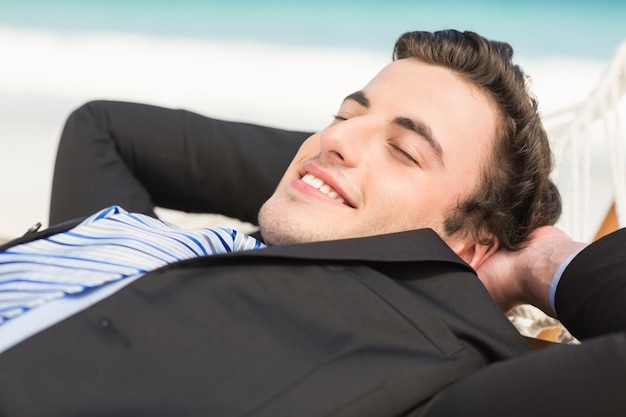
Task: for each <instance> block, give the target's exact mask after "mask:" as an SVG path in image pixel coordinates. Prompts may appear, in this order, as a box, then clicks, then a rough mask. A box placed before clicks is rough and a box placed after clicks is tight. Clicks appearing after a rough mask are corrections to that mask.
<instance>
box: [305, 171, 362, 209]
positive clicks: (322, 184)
mask: <svg viewBox="0 0 626 417" xmlns="http://www.w3.org/2000/svg"><path fill="white" fill-rule="evenodd" d="M316 174H317V175H315V174H313V173H312V172H310V170H308V169H305V170H303V172H302V173H301V177H300V180H301V181H302V182H304V183H305V184H307V185H308V186H310V187H312V188H314V189H316V190H318V191H319V192H320V193H322V194H324V195H325V196H327V197H329V198H330V199H332V200H335V201H336V202H338V203H340V204H343V205H345V206H348V207H351V208H354V205H352V204H351V203H350V201H349V200H348V199H347V198H346V197H345V194H344V193H343V192H342V191H341V189H339V188H338V187H337V186H336V185H335V184H334V182H333V180H332V179H331V178H329V177H328V176H327V175H325V174H323V173H321V172H316Z"/></svg>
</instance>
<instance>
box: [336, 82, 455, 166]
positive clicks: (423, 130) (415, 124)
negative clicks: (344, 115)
mask: <svg viewBox="0 0 626 417" xmlns="http://www.w3.org/2000/svg"><path fill="white" fill-rule="evenodd" d="M347 100H352V101H355V102H357V103H358V104H360V105H361V106H363V107H365V108H366V109H368V108H369V107H370V101H369V99H368V98H367V97H366V96H365V94H364V93H363V91H355V92H354V93H352V94H349V95H347V96H346V98H344V99H343V101H344V102H345V101H347ZM393 122H394V123H395V124H397V125H398V126H400V127H403V128H404V129H407V130H410V131H411V132H414V133H416V134H417V135H419V136H420V137H421V138H423V139H424V140H425V141H426V143H427V144H428V145H429V146H430V147H431V149H432V150H433V151H434V153H435V156H436V157H437V159H438V160H439V162H440V163H441V165H443V166H445V163H444V162H443V148H442V147H441V144H440V143H439V141H438V140H437V138H435V135H434V134H433V131H432V129H431V128H430V126H428V125H427V124H426V123H424V122H422V121H421V120H414V119H411V118H408V117H402V116H398V117H396V118H395V119H393Z"/></svg>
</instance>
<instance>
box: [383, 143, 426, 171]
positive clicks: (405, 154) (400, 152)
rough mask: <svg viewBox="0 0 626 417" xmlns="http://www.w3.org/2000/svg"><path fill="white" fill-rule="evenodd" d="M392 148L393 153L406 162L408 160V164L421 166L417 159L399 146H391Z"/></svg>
mask: <svg viewBox="0 0 626 417" xmlns="http://www.w3.org/2000/svg"><path fill="white" fill-rule="evenodd" d="M390 146H391V148H392V149H393V151H394V152H395V153H396V154H398V155H399V156H400V158H403V159H404V160H406V161H407V162H410V163H411V164H415V165H417V166H421V165H420V163H419V161H418V160H417V159H416V158H414V157H413V156H411V154H409V153H408V152H406V151H405V150H404V149H402V148H401V147H399V146H398V145H394V144H390Z"/></svg>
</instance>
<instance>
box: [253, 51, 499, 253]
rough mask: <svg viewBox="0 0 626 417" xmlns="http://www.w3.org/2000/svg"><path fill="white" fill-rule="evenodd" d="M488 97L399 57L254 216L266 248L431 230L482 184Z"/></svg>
mask: <svg viewBox="0 0 626 417" xmlns="http://www.w3.org/2000/svg"><path fill="white" fill-rule="evenodd" d="M496 120H497V119H496V112H495V111H494V107H493V106H492V104H491V102H490V101H489V99H488V98H487V97H486V96H485V95H484V94H483V93H481V92H480V91H479V90H478V89H476V88H475V87H473V86H471V85H470V84H468V83H467V82H465V81H463V80H461V79H460V78H459V77H458V76H457V75H456V74H455V73H453V72H452V71H450V70H448V69H445V68H442V67H437V66H432V65H428V64H424V63H422V62H420V61H418V60H415V59H402V60H398V61H395V62H393V63H391V64H389V65H388V66H387V67H385V68H384V69H383V70H382V71H381V72H380V73H379V74H378V75H377V76H376V77H375V78H374V79H373V80H372V81H371V82H370V83H369V84H367V85H366V86H365V88H363V90H361V91H359V92H356V93H353V94H351V95H349V96H348V97H346V99H345V100H344V102H343V103H342V105H341V108H340V109H339V111H338V112H337V115H336V117H335V120H334V121H333V122H332V123H331V124H330V125H329V126H328V127H327V128H325V129H324V130H322V131H320V132H318V133H316V134H314V135H312V136H311V137H310V138H308V139H307V140H306V141H305V142H304V143H303V145H302V147H301V148H300V150H299V151H298V153H297V154H296V156H295V157H294V159H293V161H292V162H291V164H290V165H289V167H288V168H287V171H286V172H285V175H284V176H283V178H282V180H281V181H280V183H279V184H278V187H277V188H276V191H275V192H274V194H273V195H272V197H271V198H270V199H269V200H268V201H267V202H266V203H265V204H264V206H263V208H262V209H261V212H260V214H259V225H260V228H261V233H262V234H263V237H264V239H265V241H266V242H267V243H268V244H271V245H279V244H291V243H303V242H312V241H322V240H336V239H343V238H352V237H362V236H371V235H378V234H385V233H393V232H400V231H406V230H413V229H419V228H427V227H428V228H432V229H434V230H435V231H436V232H438V233H439V235H440V236H442V237H443V238H444V240H449V239H451V237H449V236H446V235H445V233H444V228H443V222H444V219H445V218H446V215H447V214H448V213H449V212H450V211H451V210H452V209H454V208H455V207H457V205H458V203H459V202H460V201H462V200H463V199H464V197H466V196H467V195H468V194H469V193H470V192H471V191H473V189H474V188H475V187H476V186H477V185H478V184H479V182H480V175H481V169H482V167H483V165H484V163H485V162H486V161H487V157H488V155H489V153H490V149H491V144H492V141H493V138H494V136H495V130H496Z"/></svg>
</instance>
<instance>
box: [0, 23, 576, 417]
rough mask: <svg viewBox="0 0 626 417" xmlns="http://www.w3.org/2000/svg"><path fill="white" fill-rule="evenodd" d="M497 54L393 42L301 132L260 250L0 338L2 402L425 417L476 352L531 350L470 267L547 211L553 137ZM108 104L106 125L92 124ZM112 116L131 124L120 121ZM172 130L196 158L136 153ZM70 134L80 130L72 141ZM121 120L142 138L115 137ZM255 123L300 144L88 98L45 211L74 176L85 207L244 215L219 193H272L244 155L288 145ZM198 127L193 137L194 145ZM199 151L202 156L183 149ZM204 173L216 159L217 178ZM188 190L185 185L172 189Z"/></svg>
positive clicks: (484, 45)
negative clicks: (357, 87)
mask: <svg viewBox="0 0 626 417" xmlns="http://www.w3.org/2000/svg"><path fill="white" fill-rule="evenodd" d="M452 51H457V52H459V54H460V55H463V56H460V55H458V56H455V55H454V54H451V53H450V52H452ZM510 54H511V51H510V49H509V48H508V46H507V45H505V44H498V43H489V42H487V41H486V40H484V39H482V38H480V37H478V36H476V35H473V34H460V33H457V32H454V31H449V32H443V33H439V34H429V33H420V32H415V33H411V34H407V35H405V36H404V37H402V38H401V39H400V41H399V42H398V44H397V45H396V54H395V56H396V58H397V60H396V61H394V63H392V64H390V65H389V66H388V67H386V68H385V69H383V70H382V71H381V73H380V74H379V75H378V76H377V77H375V78H374V79H373V80H372V81H371V82H370V83H369V84H368V85H367V86H365V87H364V88H363V89H362V90H361V91H359V92H356V93H353V94H350V95H349V96H348V97H347V98H346V100H344V102H343V104H342V106H341V108H340V109H339V112H338V113H337V115H336V117H335V121H334V122H333V123H332V124H331V125H330V126H329V127H328V128H326V129H324V130H322V131H321V132H319V133H317V134H315V135H312V136H311V137H310V138H309V139H307V140H306V141H305V142H304V143H303V144H302V146H301V147H300V149H299V151H298V152H297V153H296V156H295V157H294V159H293V161H292V163H291V165H290V166H289V167H288V168H287V170H286V172H285V175H284V177H283V179H282V180H281V181H280V183H279V185H278V187H277V188H276V191H275V193H274V194H273V195H272V197H271V198H270V199H269V200H268V201H267V203H265V204H264V205H263V208H262V209H261V211H260V215H259V223H260V226H261V234H262V236H263V238H264V240H265V242H266V243H269V244H270V245H271V247H269V248H266V249H261V250H257V251H249V252H246V253H240V254H229V255H215V256H210V257H201V258H197V259H193V260H190V261H186V262H183V263H175V264H171V265H170V266H167V267H165V268H162V269H158V270H156V271H153V272H148V273H147V274H145V276H143V277H142V278H140V279H139V280H137V281H135V282H133V283H132V284H129V285H128V286H126V287H124V288H122V289H120V290H119V291H118V292H116V293H115V294H113V295H112V296H110V297H108V298H106V299H105V300H103V301H101V302H98V303H97V304H94V305H92V306H90V307H88V308H86V309H85V310H83V311H82V312H80V313H78V314H75V315H74V316H72V317H70V318H69V319H66V320H63V321H61V322H59V323H58V324H56V325H54V326H51V327H50V328H48V329H46V330H44V331H42V332H40V333H38V334H36V335H35V336H33V337H31V338H29V339H28V340H25V341H24V342H22V343H20V344H18V345H16V346H15V347H13V348H11V349H9V350H7V351H6V352H5V353H3V354H2V355H0V406H2V407H3V412H4V413H5V414H7V415H12V414H15V415H20V413H21V414H29V413H30V414H37V413H38V412H44V410H45V413H46V415H55V413H56V414H58V415H67V414H70V413H79V414H81V413H82V414H84V413H93V414H102V415H107V414H112V415H120V414H133V415H142V414H146V415H147V414H149V415H241V414H249V415H324V414H335V415H401V414H412V415H423V414H424V413H425V412H426V411H429V412H431V413H437V412H438V410H439V408H438V407H441V405H440V404H442V403H443V402H442V400H441V398H443V399H445V404H451V405H455V404H461V405H462V404H463V402H464V401H465V399H464V398H463V397H462V396H459V394H455V392H456V391H454V389H453V388H452V389H451V391H450V394H449V395H448V390H446V389H445V388H446V387H447V386H450V385H451V384H453V383H454V382H456V381H460V382H459V384H462V383H463V382H464V381H466V380H469V384H470V388H471V386H472V384H471V382H472V380H471V378H470V375H472V374H475V375H482V373H481V372H480V371H479V370H480V369H482V368H483V367H484V366H485V365H486V364H489V363H492V362H494V361H498V360H502V359H512V358H515V357H517V356H519V355H522V354H524V353H525V352H527V347H526V346H525V345H524V343H523V340H522V339H521V338H520V336H519V335H518V334H516V332H515V330H514V329H513V328H512V326H511V325H510V323H508V322H507V320H506V319H505V318H504V316H503V315H502V314H501V313H500V312H499V310H498V309H497V307H496V305H495V304H494V303H493V301H492V300H491V298H490V297H489V295H488V293H487V292H486V291H485V289H484V287H483V285H482V284H481V283H480V282H479V281H478V279H477V278H476V276H475V275H474V274H473V271H472V269H471V268H469V267H468V264H469V265H470V266H472V267H473V268H475V269H479V270H484V271H486V275H485V276H492V277H493V275H491V274H490V272H491V273H493V271H494V269H497V267H498V265H502V263H503V262H504V261H498V260H499V259H500V260H502V256H505V255H502V254H501V253H500V252H498V247H499V246H500V247H503V248H505V249H516V248H519V247H521V246H523V245H524V244H525V242H527V240H528V238H529V235H530V233H531V232H532V231H533V230H535V229H536V228H537V227H539V226H542V225H547V224H550V223H551V222H553V221H554V220H555V218H556V214H557V213H558V204H557V203H555V201H557V199H556V196H557V195H556V194H555V190H554V187H552V186H551V184H550V182H549V180H548V174H549V170H550V155H549V148H548V146H547V140H546V138H545V134H543V131H542V129H541V124H540V121H539V118H538V116H537V114H536V107H535V105H534V103H533V102H532V101H531V100H530V99H528V97H527V93H526V91H525V87H524V83H523V77H522V74H521V72H518V71H517V69H515V68H513V67H512V66H511V64H510ZM465 64H467V65H468V67H465V68H461V67H458V66H459V65H465ZM455 65H456V66H455ZM492 70H497V71H496V72H495V73H494V72H492ZM98 113H102V114H98ZM103 115H104V117H102V116H103ZM148 115H149V116H150V117H148ZM113 116H114V117H113ZM101 117H102V120H105V124H106V123H110V124H111V126H107V127H106V128H103V127H102V125H98V124H93V123H91V122H92V121H93V120H97V119H100V118H101ZM124 118H128V119H130V120H131V121H132V122H133V123H121V125H120V126H123V127H124V129H121V131H118V130H117V129H116V128H115V125H116V123H117V122H116V120H118V121H119V120H124ZM92 119H93V120H92ZM166 119H168V120H167V122H166ZM172 119H173V120H172ZM177 120H178V122H177ZM143 121H145V124H144V123H142V122H143ZM172 121H173V122H174V123H171V122H172ZM120 126H117V127H120ZM131 126H134V127H131ZM181 126H184V128H185V129H184V130H185V134H184V135H183V136H185V137H186V138H185V140H184V141H183V145H182V146H181V148H182V149H185V150H184V151H183V152H190V153H191V154H192V155H190V157H189V158H182V160H185V161H187V163H188V165H187V166H185V167H184V170H183V171H182V172H180V171H173V172H172V171H170V169H169V168H170V165H168V164H172V165H174V166H177V165H179V164H180V161H181V159H180V158H177V156H176V152H178V151H177V150H175V151H174V152H171V151H170V149H165V148H163V147H159V146H154V145H155V144H154V142H152V143H149V144H148V145H146V148H147V149H146V150H145V151H146V152H145V153H144V152H143V150H139V151H138V150H137V149H136V146H137V145H141V144H142V141H144V140H145V139H147V138H152V139H154V138H158V137H159V136H160V135H162V134H165V136H167V134H168V133H169V132H172V133H173V134H175V135H178V133H180V131H179V130H178V129H179V128H180V127H181ZM199 126H203V127H204V128H203V129H201V130H196V128H198V127H199ZM81 129H82V130H83V132H82V133H83V134H82V135H80V136H81V138H82V139H81V142H79V144H78V145H77V146H76V147H73V148H72V151H71V152H68V153H66V152H64V147H66V146H68V143H69V142H70V141H71V139H68V138H69V137H71V136H72V131H73V130H81ZM125 129H131V130H132V129H136V131H135V132H134V134H131V135H129V136H127V137H126V134H127V133H128V130H125ZM144 129H148V130H144ZM151 129H154V132H152V131H151ZM168 130H169V132H168ZM220 130H221V131H220ZM246 130H247V131H248V132H253V133H254V134H256V135H260V136H259V138H260V143H254V141H253V142H252V143H250V146H251V147H252V149H253V150H259V151H260V152H259V153H253V152H251V151H250V150H249V148H246V149H243V148H242V149H238V148H239V147H240V146H241V145H242V143H243V140H242V139H241V137H242V136H243V135H245V131H246ZM234 132H237V133H236V134H235V133H234ZM118 133H121V135H120V138H116V140H115V141H111V140H110V139H111V138H110V136H117V135H118ZM153 133H155V134H154V135H153ZM268 133H274V134H276V137H277V138H278V139H276V137H273V138H272V139H271V141H273V142H275V141H278V143H279V144H280V143H281V142H282V143H289V146H290V149H291V150H293V148H294V146H297V145H294V143H297V141H298V139H299V138H302V137H303V135H302V134H298V133H293V134H290V133H289V132H282V133H281V132H276V131H271V130H268V129H264V128H256V127H252V126H249V125H235V124H228V123H223V122H217V121H211V120H206V119H201V118H198V117H197V116H194V115H191V114H188V113H183V112H175V113H171V112H168V111H164V110H162V109H155V108H148V107H143V106H135V105H127V104H112V103H95V104H91V105H89V106H86V107H85V108H83V109H82V110H81V111H80V112H77V113H76V114H75V115H74V116H73V117H72V118H71V119H70V121H69V122H68V126H67V127H66V130H65V133H64V140H63V141H62V143H61V148H60V153H59V159H58V161H57V172H56V174H55V184H54V187H53V190H54V191H53V204H52V211H51V219H54V221H58V220H61V219H59V218H56V217H57V216H58V207H59V206H61V205H63V204H67V200H65V202H64V203H59V201H63V199H62V198H60V197H59V196H60V195H62V194H63V193H67V192H68V190H70V191H69V196H70V197H72V198H74V199H75V198H76V196H81V197H82V198H83V200H85V201H89V203H91V201H90V200H91V198H90V197H87V196H86V195H85V193H88V192H89V191H90V190H94V191H95V193H94V194H109V193H110V192H111V191H110V187H100V186H99V185H98V184H99V182H100V181H108V184H109V186H110V185H111V184H116V185H119V186H120V187H122V189H121V190H115V192H116V193H119V194H118V196H117V197H116V199H117V200H118V202H121V203H122V204H123V205H125V206H126V207H127V208H129V209H131V210H133V211H140V212H150V211H151V210H152V207H153V204H154V202H156V203H157V204H159V205H164V206H171V207H174V208H179V207H181V206H180V205H185V203H186V202H190V203H191V204H187V209H188V210H197V209H198V207H200V206H202V205H203V204H204V203H205V197H203V196H202V195H205V196H206V195H209V196H213V198H211V199H209V200H211V202H210V203H208V205H209V206H211V205H213V206H212V207H209V208H210V209H211V210H210V211H219V212H223V213H225V214H235V215H237V217H241V218H243V219H250V217H249V216H250V207H251V206H254V204H255V203H256V202H258V200H256V199H255V198H252V203H250V202H247V199H246V201H244V202H243V208H241V206H240V205H238V204H236V201H235V198H234V195H233V194H232V193H229V192H230V191H232V188H234V187H241V185H238V184H241V183H242V182H244V183H246V184H245V190H248V189H249V190H251V191H252V193H253V194H254V193H257V194H256V195H261V196H262V195H263V194H264V192H265V191H264V190H266V189H267V184H264V180H266V179H267V178H272V177H273V175H274V174H273V173H272V172H270V173H268V172H263V171H256V170H252V171H251V175H249V176H244V175H242V174H241V170H243V171H246V170H248V169H250V163H249V162H250V161H254V159H255V158H258V157H259V155H264V154H265V155H266V154H267V153H266V152H278V153H280V152H283V150H281V149H282V148H281V147H280V146H278V147H276V146H275V145H276V143H275V144H274V146H273V147H272V148H271V149H270V150H268V149H266V146H265V145H266V143H264V139H263V138H264V137H265V136H264V135H266V134H268ZM204 134H208V135H209V136H207V141H206V142H205V143H200V142H199V141H197V140H196V139H197V138H198V137H199V136H203V135H204ZM231 135H232V136H231ZM161 137H163V136H161ZM137 138H139V139H137ZM190 138H192V139H190ZM225 138H226V139H232V141H226V140H225ZM117 139H121V140H119V141H118V140H117ZM190 143H191V144H192V146H193V148H192V149H191V150H189V147H188V145H189V144H190ZM144 145H145V144H144ZM159 145H167V143H164V144H159ZM173 146H176V145H173ZM205 146H206V147H208V148H209V150H208V152H196V151H197V149H198V148H200V149H201V148H203V147H205ZM247 146H248V145H247V144H246V147H247ZM125 147H128V148H126V149H125ZM129 148H133V149H132V150H130V151H129ZM224 148H230V149H237V150H238V152H224ZM276 148H278V149H279V150H278V151H277V150H276ZM520 148H522V149H523V151H522V152H520V151H519V150H520ZM205 150H206V149H205ZM103 151H104V152H103ZM77 152H78V153H79V154H81V155H82V156H84V158H82V157H81V158H78V160H76V159H74V161H75V162H76V164H77V165H78V166H79V168H80V169H84V170H83V171H80V172H81V175H80V176H79V175H75V174H74V175H69V176H67V174H65V173H64V172H67V170H66V168H68V166H67V165H65V164H63V163H62V162H63V160H64V159H65V158H67V157H68V155H69V154H72V155H73V156H74V158H75V157H76V153H77ZM242 154H243V155H242ZM155 155H156V158H154V156H155ZM251 156H252V157H251ZM194 157H199V158H200V160H201V162H202V163H203V165H202V168H200V167H199V166H198V165H196V164H195V163H194ZM94 158H95V159H94ZM159 158H160V159H159ZM210 158H213V159H210ZM241 158H243V159H244V161H247V162H248V163H247V164H244V165H246V166H244V167H243V168H242V167H240V166H238V165H239V164H238V162H241ZM155 159H159V160H158V162H156V163H155ZM83 164H85V165H84V166H83ZM252 165H253V166H256V165H257V164H252ZM103 166H106V167H110V168H111V169H104V170H102V169H101V168H102V167H103ZM207 167H211V168H216V169H215V170H213V171H212V172H210V173H209V174H208V175H209V177H206V176H205V175H207V174H206V171H203V169H206V168H207ZM520 168H524V169H520ZM168 171H169V172H168ZM92 172H95V173H96V175H92V174H91V173H92ZM190 173H191V175H189V174H190ZM64 176H66V177H65V180H67V181H65V180H63V179H62V177H64ZM111 180H113V182H111ZM179 180H180V182H179V183H178V182H176V181H179ZM172 181H174V182H173V183H172ZM196 181H200V183H203V184H206V185H208V187H207V188H205V187H199V186H198V184H197V183H196ZM186 182H189V183H188V184H185V183H186ZM179 184H181V185H182V186H186V187H189V188H191V189H194V191H195V192H194V193H193V194H195V196H191V195H190V193H183V194H184V196H181V197H182V198H181V199H179V198H178V192H179V191H180V190H179V189H177V188H178V187H176V186H177V185H179ZM257 184H263V185H262V187H259V188H260V190H257V189H256V187H255V185H257ZM76 188H79V190H78V192H76V191H77V190H76ZM201 190H203V191H204V192H199V191H201ZM240 195H241V194H240ZM244 195H245V194H244ZM215 196H218V198H215ZM109 197H110V196H107V195H104V196H102V197H100V198H102V199H103V200H106V199H108V198H109ZM59 199H60V200H59ZM168 200H169V201H170V202H173V204H168V203H167V201H168ZM181 201H183V202H181ZM164 202H165V204H164ZM81 203H83V202H79V204H78V205H79V206H80V205H81ZM100 203H101V201H96V202H95V203H94V204H98V205H99V204H100ZM126 203H128V204H126ZM106 204H109V202H106ZM135 204H136V205H137V206H136V207H132V206H133V205H135ZM220 205H223V207H224V208H223V209H222V206H220ZM129 206H130V207H129ZM97 207H100V206H97ZM216 207H217V208H219V210H214V209H215V208H216ZM555 207H557V208H556V209H555ZM257 208H258V206H257ZM70 214H73V213H70ZM76 214H78V215H83V214H86V213H76ZM58 230H64V229H63V227H61V228H59V229H58ZM430 230H434V231H435V232H436V234H435V233H432V232H431V231H430ZM44 233H46V234H50V233H52V232H50V231H48V232H44ZM29 239H32V237H30V238H26V239H25V240H29ZM442 239H443V240H442ZM562 242H567V243H568V244H570V242H569V241H567V239H562V240H559V243H562ZM450 249H452V250H450ZM495 253H498V257H496V256H494V254H495ZM521 253H522V254H528V253H530V252H529V251H528V250H524V251H522V252H521ZM461 259H462V260H461ZM550 260H552V259H550ZM463 261H465V262H463ZM559 263H560V261H559ZM554 269H556V268H554ZM552 272H553V271H552ZM540 275H541V276H543V274H540ZM565 277H567V275H566V276H565ZM493 282H494V284H493V286H494V287H495V288H498V284H497V283H495V281H493ZM487 287H488V288H489V287H490V285H487ZM542 297H543V298H547V295H546V294H544V295H543V296H542ZM518 298H519V297H518ZM496 299H497V297H496ZM510 299H511V298H510V297H503V300H504V301H507V302H508V301H510ZM28 314H31V313H27V314H26V315H25V316H27V315H28ZM33 314H34V312H33ZM19 319H20V318H17V319H15V320H19ZM16 322H17V321H16ZM68 341H71V342H69V343H68ZM510 362H515V360H513V359H512V360H511V361H510ZM492 366H493V365H492ZM489 369H491V367H487V370H489ZM496 380H497V381H498V379H497V378H496ZM78 381H80V382H78ZM453 387H456V385H454V386H453ZM468 391H470V389H469V388H468V389H465V390H462V392H468ZM29 398H36V399H37V402H36V403H35V402H34V401H29ZM170 398H171V400H170ZM455 399H457V400H455ZM37 410H41V411H37Z"/></svg>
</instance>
